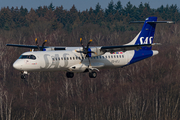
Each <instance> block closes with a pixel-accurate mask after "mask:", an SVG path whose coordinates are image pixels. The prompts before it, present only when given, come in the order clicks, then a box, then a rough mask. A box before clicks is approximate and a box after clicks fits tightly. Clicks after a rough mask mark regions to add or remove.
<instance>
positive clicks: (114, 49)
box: [101, 43, 160, 53]
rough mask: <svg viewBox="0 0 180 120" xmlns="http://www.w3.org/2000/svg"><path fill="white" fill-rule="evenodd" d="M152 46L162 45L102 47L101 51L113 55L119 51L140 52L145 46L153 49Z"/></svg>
mask: <svg viewBox="0 0 180 120" xmlns="http://www.w3.org/2000/svg"><path fill="white" fill-rule="evenodd" d="M152 45H160V44H159V43H153V44H141V45H121V46H102V47H101V51H103V52H111V53H112V52H117V51H128V50H139V49H142V48H143V47H145V46H146V47H151V46H152Z"/></svg>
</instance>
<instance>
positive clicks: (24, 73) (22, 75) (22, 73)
mask: <svg viewBox="0 0 180 120" xmlns="http://www.w3.org/2000/svg"><path fill="white" fill-rule="evenodd" d="M27 77H28V72H27V71H21V79H26V78H27Z"/></svg>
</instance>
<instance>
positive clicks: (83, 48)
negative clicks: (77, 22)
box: [80, 38, 85, 50]
mask: <svg viewBox="0 0 180 120" xmlns="http://www.w3.org/2000/svg"><path fill="white" fill-rule="evenodd" d="M80 43H81V46H82V47H83V50H84V49H85V48H84V45H83V42H82V38H80Z"/></svg>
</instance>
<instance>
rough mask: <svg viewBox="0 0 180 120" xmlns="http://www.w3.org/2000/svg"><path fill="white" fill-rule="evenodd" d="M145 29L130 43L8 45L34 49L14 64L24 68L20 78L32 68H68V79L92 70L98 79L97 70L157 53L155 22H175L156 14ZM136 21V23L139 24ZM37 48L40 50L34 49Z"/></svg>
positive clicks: (146, 24) (32, 69) (64, 69)
mask: <svg viewBox="0 0 180 120" xmlns="http://www.w3.org/2000/svg"><path fill="white" fill-rule="evenodd" d="M136 22H137V23H142V22H143V23H144V25H143V28H142V30H141V31H140V32H139V33H138V34H137V36H136V37H135V38H134V39H133V40H132V41H131V42H130V43H128V44H125V45H120V46H95V47H89V45H90V43H91V42H92V40H90V41H89V42H88V44H87V46H84V45H83V42H82V38H80V43H81V47H48V46H44V45H45V43H46V42H47V41H44V43H43V44H42V46H39V45H38V42H37V39H35V41H36V46H33V45H20V44H7V46H13V47H25V48H31V49H32V51H30V52H25V53H23V54H22V55H21V56H20V57H19V58H18V59H17V60H16V61H15V62H14V64H13V67H14V68H15V69H17V70H20V71H22V72H21V73H22V74H21V78H22V79H25V78H26V77H27V75H28V74H29V73H28V72H31V71H60V70H62V71H66V72H67V73H66V76H67V78H73V76H74V73H76V72H89V77H90V78H96V76H97V72H96V71H99V69H102V68H119V67H124V66H127V65H130V64H132V63H135V62H138V61H140V60H143V59H146V58H149V57H152V56H154V55H157V54H158V51H157V50H152V46H153V45H159V44H158V43H153V39H154V33H155V27H156V23H174V22H173V21H157V17H149V18H147V19H146V20H145V21H136ZM136 22H135V23H136ZM34 49H38V50H39V51H34Z"/></svg>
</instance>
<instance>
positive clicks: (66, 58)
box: [19, 55, 124, 61]
mask: <svg viewBox="0 0 180 120" xmlns="http://www.w3.org/2000/svg"><path fill="white" fill-rule="evenodd" d="M25 58H29V59H36V57H35V56H32V55H31V56H20V57H19V59H25ZM105 58H106V59H108V58H109V59H111V58H124V55H114V56H113V55H111V56H110V55H109V56H96V57H91V59H105ZM60 59H61V60H81V59H87V58H86V57H85V58H84V57H64V58H63V57H61V58H60V57H55V58H54V57H52V60H53V61H55V60H56V61H57V60H59V61H60Z"/></svg>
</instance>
